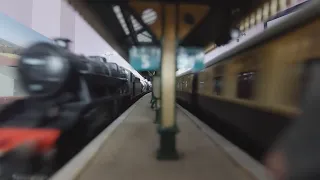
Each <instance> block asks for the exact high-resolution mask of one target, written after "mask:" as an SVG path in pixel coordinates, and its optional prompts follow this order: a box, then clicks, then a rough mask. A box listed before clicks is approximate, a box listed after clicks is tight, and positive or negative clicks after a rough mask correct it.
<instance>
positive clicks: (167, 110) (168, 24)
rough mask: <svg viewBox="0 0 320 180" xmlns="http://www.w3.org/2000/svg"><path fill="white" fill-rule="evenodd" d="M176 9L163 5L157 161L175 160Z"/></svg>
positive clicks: (171, 5) (173, 6)
mask: <svg viewBox="0 0 320 180" xmlns="http://www.w3.org/2000/svg"><path fill="white" fill-rule="evenodd" d="M176 16H177V7H176V5H174V4H166V5H164V33H163V35H164V36H163V44H162V60H161V73H160V76H161V99H160V100H161V107H160V126H159V134H160V147H159V149H158V154H157V158H158V159H159V160H176V159H178V158H179V155H178V153H177V150H176V133H177V132H178V129H177V125H176V114H175V99H176V98H175V88H176V85H175V83H176V82H175V79H176V40H177V37H176V36H177V33H176V31H177V28H176V26H177V24H178V22H177V18H176Z"/></svg>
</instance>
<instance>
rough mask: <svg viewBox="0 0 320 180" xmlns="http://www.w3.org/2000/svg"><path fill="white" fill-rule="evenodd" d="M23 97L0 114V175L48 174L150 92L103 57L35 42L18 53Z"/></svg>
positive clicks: (128, 72) (11, 176)
mask: <svg viewBox="0 0 320 180" xmlns="http://www.w3.org/2000/svg"><path fill="white" fill-rule="evenodd" d="M18 74H19V76H20V79H21V83H22V87H23V88H24V89H25V90H26V91H27V92H28V93H29V94H30V96H29V97H27V98H25V99H21V100H17V101H14V102H12V103H10V104H8V105H6V106H5V107H4V108H3V109H2V110H1V112H0V169H1V172H0V179H12V178H13V176H19V178H20V179H21V178H23V177H21V176H30V175H35V174H37V175H39V174H41V175H45V176H49V175H50V174H52V173H54V172H55V171H56V170H57V169H59V168H60V167H61V166H62V165H63V164H64V163H65V162H67V161H68V160H69V159H70V158H71V157H73V156H74V155H75V154H76V153H77V152H79V151H80V150H81V149H82V148H83V147H84V146H85V145H86V144H87V143H88V142H90V141H91V140H92V139H93V138H94V137H95V136H96V135H97V134H98V133H99V132H101V131H102V130H103V129H104V128H105V127H106V126H107V125H109V124H110V123H111V122H112V121H113V120H114V119H115V118H116V117H117V116H118V115H119V113H120V112H121V111H123V110H124V109H126V108H127V107H128V106H129V105H130V104H132V103H133V102H134V101H135V100H136V99H137V98H139V97H141V95H143V94H144V93H146V92H147V91H148V90H150V87H147V86H149V85H148V84H146V83H143V82H141V81H140V79H139V78H138V77H136V76H135V75H134V74H133V73H132V72H130V71H129V70H127V69H125V68H123V67H121V66H119V65H117V64H116V63H110V62H107V60H106V59H105V58H104V57H100V56H90V57H85V56H81V55H76V54H73V53H71V52H70V51H69V50H68V49H66V48H63V47H59V46H56V45H54V44H50V43H37V44H34V45H32V46H31V47H29V48H27V49H26V50H25V51H24V52H23V53H22V54H21V57H20V60H19V65H18Z"/></svg>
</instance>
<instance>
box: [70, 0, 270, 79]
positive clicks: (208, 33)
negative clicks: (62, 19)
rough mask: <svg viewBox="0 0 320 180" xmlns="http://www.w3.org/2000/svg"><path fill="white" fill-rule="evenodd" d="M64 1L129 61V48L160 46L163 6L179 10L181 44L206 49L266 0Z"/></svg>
mask: <svg viewBox="0 0 320 180" xmlns="http://www.w3.org/2000/svg"><path fill="white" fill-rule="evenodd" d="M67 1H68V2H69V3H70V4H71V5H72V6H73V7H74V9H75V10H76V11H78V12H79V14H80V15H81V16H82V17H83V18H84V19H85V20H86V21H87V22H88V23H89V24H90V25H91V26H92V27H93V28H94V29H95V30H96V31H97V32H98V33H99V34H100V36H101V37H103V38H104V40H105V41H106V42H108V43H109V44H110V45H111V46H112V47H113V49H115V50H116V51H117V52H118V53H119V54H120V55H121V56H122V57H123V58H124V59H126V60H128V59H129V58H128V53H129V49H130V47H132V46H139V45H145V46H149V45H150V46H158V45H160V41H161V35H162V29H163V27H162V24H163V22H162V20H163V14H164V13H163V4H164V3H174V4H176V5H177V7H178V38H179V43H180V45H182V46H193V47H194V46H197V47H203V48H208V47H210V45H212V44H215V45H218V46H219V45H223V44H226V43H228V42H229V40H230V39H231V36H230V31H231V30H232V29H233V28H236V27H237V25H238V23H239V21H240V20H241V19H242V18H243V17H245V16H247V15H248V14H249V13H250V11H251V10H252V9H254V8H256V7H257V6H259V5H261V4H262V3H263V2H265V1H266V0H158V1H155V0H140V1H139V0H81V1H79V0H67ZM142 74H143V73H142ZM147 74H148V73H147ZM143 75H144V74H143Z"/></svg>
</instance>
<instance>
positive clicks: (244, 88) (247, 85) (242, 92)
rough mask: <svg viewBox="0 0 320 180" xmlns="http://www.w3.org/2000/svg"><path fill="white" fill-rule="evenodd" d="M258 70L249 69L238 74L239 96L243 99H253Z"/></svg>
mask: <svg viewBox="0 0 320 180" xmlns="http://www.w3.org/2000/svg"><path fill="white" fill-rule="evenodd" d="M255 76H256V72H254V71H248V72H242V73H239V74H238V82H237V97H238V98H242V99H251V98H252V97H253V87H254V81H255Z"/></svg>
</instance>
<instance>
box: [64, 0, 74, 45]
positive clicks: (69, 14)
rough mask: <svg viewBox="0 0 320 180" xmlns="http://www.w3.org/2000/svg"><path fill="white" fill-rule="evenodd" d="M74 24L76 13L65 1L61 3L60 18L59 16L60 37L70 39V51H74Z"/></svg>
mask: <svg viewBox="0 0 320 180" xmlns="http://www.w3.org/2000/svg"><path fill="white" fill-rule="evenodd" d="M75 22H76V12H75V11H74V10H73V8H72V7H71V6H69V4H68V3H67V2H66V1H62V2H61V16H60V36H61V37H65V38H68V39H70V40H71V41H72V42H73V43H72V44H71V46H70V50H71V51H74V50H75V46H74V43H77V42H75V28H76V27H75V25H76V24H75Z"/></svg>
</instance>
